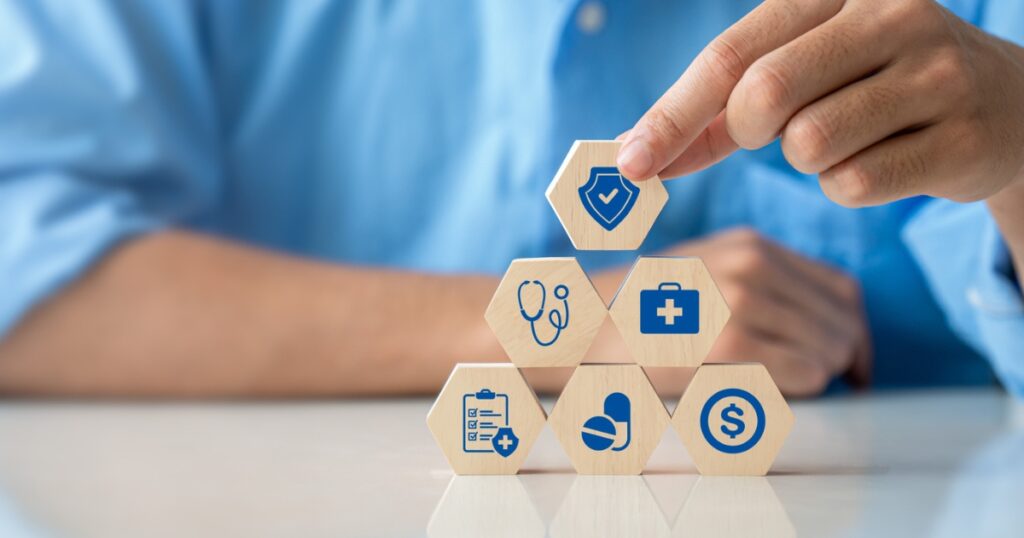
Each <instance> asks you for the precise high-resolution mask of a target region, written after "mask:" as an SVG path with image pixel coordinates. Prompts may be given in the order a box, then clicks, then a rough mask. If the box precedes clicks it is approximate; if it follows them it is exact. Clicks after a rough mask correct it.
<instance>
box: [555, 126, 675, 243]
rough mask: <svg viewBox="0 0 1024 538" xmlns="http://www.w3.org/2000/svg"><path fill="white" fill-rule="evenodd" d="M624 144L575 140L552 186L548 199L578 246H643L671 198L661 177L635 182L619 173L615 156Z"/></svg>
mask: <svg viewBox="0 0 1024 538" xmlns="http://www.w3.org/2000/svg"><path fill="white" fill-rule="evenodd" d="M621 146H622V143H621V142H617V141H612V140H577V141H576V142H575V143H574V144H573V145H572V148H570V149H569V154H568V155H566V156H565V160H564V161H562V166H561V167H560V168H559V169H558V172H557V173H556V174H555V178H554V179H553V180H551V184H550V185H548V190H547V197H548V202H550V203H551V207H552V208H553V209H554V210H555V214H556V215H558V220H559V221H561V223H562V227H563V228H565V231H566V233H568V234H569V239H571V240H572V244H573V246H575V247H576V248H577V249H579V250H636V249H638V248H640V244H641V243H643V241H644V238H645V237H647V232H649V231H650V230H651V225H652V224H654V219H656V218H658V214H659V213H661V210H662V208H664V207H665V202H667V201H668V191H666V190H665V186H664V185H662V184H661V178H659V177H658V176H652V177H651V178H649V179H647V180H646V181H638V182H633V181H630V180H628V179H626V178H625V176H623V175H622V174H620V173H619V170H618V168H616V165H615V157H616V156H617V155H618V153H619V148H620V147H621Z"/></svg>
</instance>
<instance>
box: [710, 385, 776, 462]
mask: <svg viewBox="0 0 1024 538" xmlns="http://www.w3.org/2000/svg"><path fill="white" fill-rule="evenodd" d="M730 397H731V398H741V399H743V400H745V401H746V402H747V403H748V404H750V407H751V408H753V410H754V414H755V415H756V420H757V424H756V425H755V426H754V433H753V434H752V435H751V436H750V438H749V439H747V440H746V441H744V442H742V443H740V444H737V445H730V444H726V443H724V442H722V441H721V440H720V439H721V438H730V439H735V438H736V436H737V435H740V434H742V433H743V432H744V431H745V430H746V429H747V427H748V425H747V421H745V420H744V419H743V418H742V417H743V409H742V408H740V407H739V406H737V405H736V404H735V403H730V404H729V405H728V406H726V407H725V408H723V409H722V410H721V417H722V421H723V422H724V423H725V424H724V425H722V426H721V427H720V430H721V432H720V434H719V436H716V435H715V434H714V433H712V431H711V424H710V419H711V409H712V408H713V407H714V406H715V404H717V403H718V402H719V401H721V400H722V399H724V398H730ZM764 422H765V420H764V407H762V406H761V402H760V401H758V399H757V398H755V397H754V395H753V394H751V393H749V392H747V391H745V390H743V389H736V388H731V389H722V390H720V391H718V392H716V393H714V394H713V395H712V396H711V397H710V398H708V401H707V402H705V403H704V408H703V409H701V411H700V431H701V433H703V434H704V440H705V441H707V442H708V444H709V445H711V446H713V447H714V448H715V449H716V450H718V451H719V452H725V453H726V454H740V453H743V452H746V451H748V450H750V449H751V448H753V447H754V445H756V444H757V443H758V441H760V440H761V436H762V435H764Z"/></svg>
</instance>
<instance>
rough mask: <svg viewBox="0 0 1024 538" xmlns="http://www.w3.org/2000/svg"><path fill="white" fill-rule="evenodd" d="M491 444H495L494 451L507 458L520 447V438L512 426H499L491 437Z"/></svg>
mask: <svg viewBox="0 0 1024 538" xmlns="http://www.w3.org/2000/svg"><path fill="white" fill-rule="evenodd" d="M491 444H492V445H494V451H495V452H497V453H498V455H499V456H501V457H503V458H507V457H509V456H510V455H512V453H513V452H515V451H516V448H519V438H518V437H516V434H514V433H512V428H498V431H497V432H496V433H495V434H494V437H492V438H491Z"/></svg>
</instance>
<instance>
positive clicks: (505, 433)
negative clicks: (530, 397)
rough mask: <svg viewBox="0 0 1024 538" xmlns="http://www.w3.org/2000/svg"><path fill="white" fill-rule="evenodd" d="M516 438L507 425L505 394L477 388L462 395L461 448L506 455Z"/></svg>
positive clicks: (513, 447) (469, 450)
mask: <svg viewBox="0 0 1024 538" xmlns="http://www.w3.org/2000/svg"><path fill="white" fill-rule="evenodd" d="M518 446H519V438H518V437H516V434H515V433H513V432H512V428H511V427H509V425H508V395H507V394H499V393H495V392H494V391H492V390H491V389H486V388H485V389H480V390H479V391H478V392H471V393H469V394H464V395H463V396H462V451H463V452H483V453H488V452H493V453H496V454H498V455H499V456H501V457H503V458H507V457H509V455H511V454H512V453H513V452H515V451H516V448H517V447H518Z"/></svg>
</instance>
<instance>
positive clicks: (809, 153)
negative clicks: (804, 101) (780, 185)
mask: <svg viewBox="0 0 1024 538" xmlns="http://www.w3.org/2000/svg"><path fill="white" fill-rule="evenodd" d="M832 132H833V130H832V129H831V127H830V126H828V124H827V122H826V121H825V120H824V119H823V118H822V117H821V116H820V115H819V114H816V113H813V112H808V113H803V114H798V115H797V117H795V118H793V120H792V121H790V122H789V124H788V125H787V126H786V129H785V131H784V132H783V134H782V152H783V154H784V155H785V156H786V159H788V160H789V162H790V164H792V165H793V167H794V168H796V169H797V170H799V171H801V172H804V173H806V174H814V173H817V172H821V171H822V170H824V169H825V168H827V166H828V164H829V163H828V158H829V156H830V154H831V152H832V136H833V135H832V134H831V133H832Z"/></svg>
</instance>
